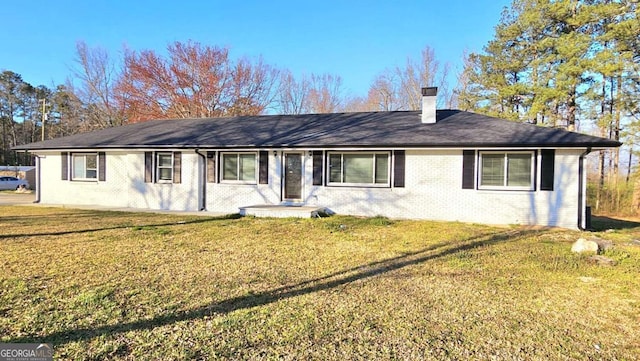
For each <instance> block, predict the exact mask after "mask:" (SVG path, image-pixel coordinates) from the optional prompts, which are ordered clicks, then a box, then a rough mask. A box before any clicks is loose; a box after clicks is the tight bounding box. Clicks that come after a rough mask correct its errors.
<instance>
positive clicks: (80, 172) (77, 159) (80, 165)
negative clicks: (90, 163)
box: [73, 155, 85, 178]
mask: <svg viewBox="0 0 640 361" xmlns="http://www.w3.org/2000/svg"><path fill="white" fill-rule="evenodd" d="M84 159H85V158H84V156H83V155H74V156H73V178H84V177H85V168H84Z"/></svg>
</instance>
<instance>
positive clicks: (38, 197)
mask: <svg viewBox="0 0 640 361" xmlns="http://www.w3.org/2000/svg"><path fill="white" fill-rule="evenodd" d="M33 156H34V157H36V199H35V200H34V201H33V203H40V186H41V184H42V182H41V181H40V178H41V172H40V168H41V165H40V163H41V162H42V160H41V159H40V156H39V155H37V154H34V155H33Z"/></svg>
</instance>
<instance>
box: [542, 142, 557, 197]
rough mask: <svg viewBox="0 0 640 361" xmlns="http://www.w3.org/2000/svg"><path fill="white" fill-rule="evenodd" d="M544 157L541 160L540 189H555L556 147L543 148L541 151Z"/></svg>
mask: <svg viewBox="0 0 640 361" xmlns="http://www.w3.org/2000/svg"><path fill="white" fill-rule="evenodd" d="M540 154H541V156H542V159H541V160H540V163H541V167H540V190H541V191H552V190H553V169H554V166H555V155H556V151H555V149H543V150H542V151H541V153H540Z"/></svg>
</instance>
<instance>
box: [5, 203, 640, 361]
mask: <svg viewBox="0 0 640 361" xmlns="http://www.w3.org/2000/svg"><path fill="white" fill-rule="evenodd" d="M596 223H597V222H596ZM594 226H599V227H600V228H599V229H601V230H602V232H601V233H596V234H595V235H599V236H601V237H603V238H607V239H611V240H612V241H613V242H614V244H615V247H614V248H613V249H612V250H610V251H607V253H606V254H605V255H607V256H609V257H611V258H614V259H615V260H616V261H617V262H618V263H617V265H616V266H613V267H605V266H598V265H594V264H591V263H589V262H588V260H587V257H586V256H580V255H575V254H572V253H571V252H570V247H571V243H572V242H573V241H574V240H575V239H577V238H578V237H580V236H582V235H581V234H580V233H579V232H574V231H566V230H541V229H528V228H519V227H509V228H506V227H505V228H500V227H489V226H483V225H471V224H463V223H445V222H421V221H395V220H388V219H385V218H380V217H377V218H371V219H362V218H354V217H337V216H333V217H329V218H322V219H310V220H301V219H260V218H240V219H237V218H235V217H226V218H206V217H193V216H191V217H189V216H175V215H167V214H149V213H120V212H98V211H88V210H73V209H60V208H41V207H0V270H1V272H0V292H1V293H0V342H50V343H53V345H54V350H55V357H56V359H72V360H77V359H85V360H99V359H166V360H173V359H182V360H192V359H289V360H295V359H317V360H327V359H362V360H370V359H401V360H415V359H433V360H442V359H456V360H459V359H483V360H484V359H507V360H511V359H526V360H547V359H552V360H555V359H558V360H566V359H578V360H584V359H594V360H595V359H619V360H631V359H635V358H637V355H639V354H640V326H638V325H639V324H640V277H638V276H639V274H640V273H639V272H640V246H637V245H635V243H633V240H635V239H640V227H638V224H635V223H633V222H627V223H622V224H618V226H616V224H615V222H614V221H610V220H609V221H607V220H605V221H603V222H602V223H601V224H594ZM612 227H617V228H614V229H613V230H608V231H605V230H606V229H609V228H612ZM588 236H592V235H591V234H590V235H588Z"/></svg>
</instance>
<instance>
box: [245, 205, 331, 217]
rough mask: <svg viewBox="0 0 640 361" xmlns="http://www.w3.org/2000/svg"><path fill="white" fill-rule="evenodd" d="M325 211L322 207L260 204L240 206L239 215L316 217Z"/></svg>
mask: <svg viewBox="0 0 640 361" xmlns="http://www.w3.org/2000/svg"><path fill="white" fill-rule="evenodd" d="M324 213H326V209H325V208H324V207H318V206H298V205H286V204H262V205H254V206H247V207H240V215H241V216H254V217H272V218H317V217H320V216H321V214H324Z"/></svg>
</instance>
